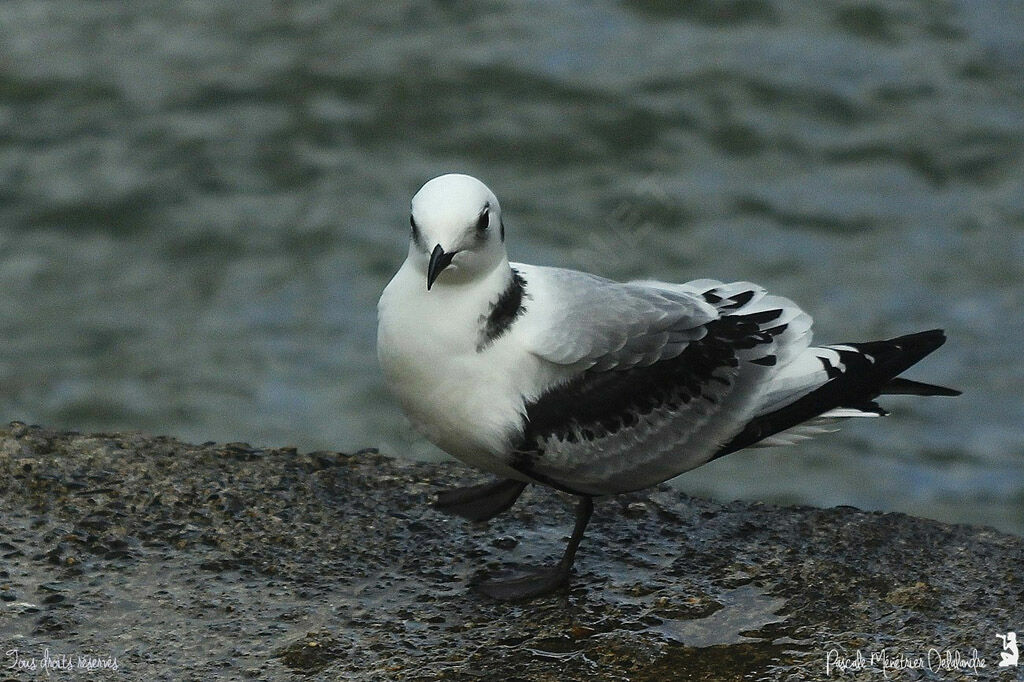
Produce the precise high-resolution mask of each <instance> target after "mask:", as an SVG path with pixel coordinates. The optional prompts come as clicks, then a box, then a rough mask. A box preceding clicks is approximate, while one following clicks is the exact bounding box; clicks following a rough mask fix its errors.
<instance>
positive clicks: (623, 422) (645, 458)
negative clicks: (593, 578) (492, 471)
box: [513, 269, 810, 494]
mask: <svg viewBox="0 0 1024 682" xmlns="http://www.w3.org/2000/svg"><path fill="white" fill-rule="evenodd" d="M545 270H548V269H545ZM523 274H524V277H525V278H526V279H527V288H528V291H529V290H534V291H536V293H537V294H538V296H542V297H543V300H542V301H538V302H537V303H538V304H539V305H537V306H536V308H541V309H543V311H544V312H545V316H538V317H536V318H534V319H533V324H534V325H536V328H533V329H531V328H529V327H527V329H524V330H523V331H528V332H529V334H527V335H526V339H527V341H528V345H530V346H531V350H533V352H535V353H536V354H538V355H539V356H541V357H543V358H545V359H546V360H548V361H549V362H553V363H561V364H563V365H572V366H573V368H574V370H575V371H574V372H572V373H570V374H568V375H566V376H563V378H561V379H560V380H557V381H554V382H552V384H551V385H550V386H548V387H546V388H545V389H544V390H543V391H542V392H541V393H540V394H539V395H537V396H533V397H531V398H530V399H529V400H528V401H527V405H526V420H525V428H524V434H523V439H522V442H521V445H520V447H519V448H518V453H517V459H516V461H515V462H514V463H513V465H514V466H516V467H517V468H518V469H519V470H520V471H522V472H523V473H525V474H527V475H528V476H531V477H533V478H534V479H535V480H538V481H541V482H543V483H547V484H549V485H554V486H556V487H560V488H563V489H565V490H569V491H571V492H577V493H585V494H609V493H617V492H624V491H627V490H636V489H640V488H645V487H648V486H650V485H654V484H656V483H659V482H661V481H664V480H666V479H668V478H671V477H672V476H675V475H677V474H679V473H682V472H683V471H686V470H688V469H692V468H694V467H696V466H699V465H700V464H703V463H704V462H706V461H708V460H709V459H711V458H712V457H713V456H714V455H715V453H716V452H717V451H718V449H719V448H721V447H722V445H723V444H725V443H726V442H728V441H729V439H730V438H732V437H733V436H734V435H736V434H737V433H738V432H740V431H741V430H742V429H743V428H744V426H745V425H746V424H747V423H748V422H749V421H750V420H751V419H752V418H753V417H754V416H755V415H756V414H757V412H758V411H759V409H760V408H761V405H762V401H763V397H764V395H765V392H766V390H767V387H768V386H769V385H770V383H771V380H772V378H773V376H774V374H775V373H776V371H777V368H779V367H781V366H783V365H784V364H786V363H788V362H789V361H790V360H791V359H792V358H793V357H794V356H795V355H796V354H797V353H799V352H801V351H802V350H803V349H804V348H806V346H807V343H808V341H809V338H810V333H809V330H810V318H809V317H808V316H807V315H806V314H804V313H803V312H802V311H800V309H799V308H797V307H796V306H795V305H793V304H792V303H791V302H789V301H788V300H786V299H783V298H780V297H775V296H769V295H767V294H766V293H765V292H764V290H763V289H761V288H760V287H757V286H756V285H752V284H749V283H742V282H740V283H732V284H722V283H720V282H714V281H712V280H699V281H696V282H691V283H688V284H680V285H673V284H665V283H660V282H633V283H628V284H617V283H614V282H609V281H608V280H600V279H596V278H595V279H594V280H590V279H588V278H589V276H586V275H579V274H578V273H571V274H567V273H566V271H557V272H554V273H551V272H524V273H523ZM531 277H532V278H533V280H534V281H535V282H536V283H537V284H538V286H537V287H536V288H534V286H533V285H532V283H531ZM580 277H582V278H583V279H580ZM581 289H585V290H586V291H581ZM556 301H558V303H557V304H556ZM569 301H572V302H574V303H575V306H571V305H568V302H569ZM527 305H528V306H529V302H528V303H527ZM536 308H535V309H534V310H531V311H530V312H531V313H533V312H536ZM572 308H574V309H572ZM554 310H557V311H558V312H553V311H554ZM530 317H532V315H531V316H530ZM545 318H546V319H545ZM524 321H525V320H524ZM541 321H543V323H544V324H543V325H541Z"/></svg>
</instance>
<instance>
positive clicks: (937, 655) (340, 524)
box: [0, 422, 1024, 680]
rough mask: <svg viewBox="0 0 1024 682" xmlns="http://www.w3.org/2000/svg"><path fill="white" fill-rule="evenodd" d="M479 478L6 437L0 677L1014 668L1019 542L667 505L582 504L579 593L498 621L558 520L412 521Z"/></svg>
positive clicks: (525, 503) (930, 672)
mask: <svg viewBox="0 0 1024 682" xmlns="http://www.w3.org/2000/svg"><path fill="white" fill-rule="evenodd" d="M479 478H480V477H479V476H476V475H475V474H472V473H470V472H468V471H467V470H465V469H464V468H462V467H461V466H457V465H453V464H440V465H438V464H422V463H412V462H406V461H402V460H399V459H392V458H389V457H384V456H382V455H379V454H376V453H373V452H361V453H356V454H352V455H346V454H340V453H332V452H314V453H297V452H296V451H295V450H294V449H288V448H282V449H257V448H253V447H250V446H248V445H245V444H237V443H233V444H227V445H216V444H213V443H207V444H203V445H188V444H185V443H181V442H178V441H175V440H172V439H169V438H153V437H148V436H144V435H140V434H134V433H117V434H88V435H86V434H74V433H59V432H55V431H49V430H45V429H40V428H37V427H28V426H25V425H23V424H20V423H17V422H15V423H12V424H11V425H10V426H9V427H7V428H0V514H2V515H0V557H2V560H0V614H2V617H0V644H2V645H3V649H2V652H4V653H5V655H6V658H4V659H3V660H0V679H2V678H4V677H5V676H6V678H9V679H16V680H23V679H42V678H43V677H44V676H45V675H44V671H42V665H43V663H44V656H46V655H47V654H46V653H45V652H46V651H48V652H49V654H48V655H49V656H50V658H49V659H45V660H49V661H50V664H51V665H54V663H53V661H54V660H59V659H57V658H56V657H58V656H60V655H64V656H67V657H69V658H68V659H67V663H68V665H71V666H76V665H78V664H79V662H78V660H77V657H78V656H83V657H89V658H88V660H86V661H85V663H88V662H89V661H92V662H93V664H94V665H97V666H101V667H102V666H103V665H106V666H108V668H107V669H105V670H98V671H94V672H93V673H92V674H91V678H93V679H101V678H102V679H140V680H141V679H149V680H156V679H161V680H182V679H196V680H210V679H252V680H276V679H303V678H314V679H369V680H376V679H380V680H434V679H447V680H494V679H501V680H572V679H602V680H668V679H692V680H704V679H706V680H719V679H724V680H731V679H779V680H788V679H792V680H805V679H827V678H828V676H827V674H826V673H827V672H830V673H831V679H844V680H851V679H863V680H879V679H884V678H883V665H884V664H883V662H882V661H881V660H880V659H879V658H878V657H879V656H880V655H881V652H882V651H883V650H884V652H885V656H886V658H887V660H888V662H889V665H890V668H889V669H888V671H887V672H888V674H889V677H890V678H895V679H900V680H912V679H943V680H945V679H999V680H1008V679H1015V677H1016V676H1017V675H1019V672H1018V670H1020V671H1024V667H1021V668H1019V669H1007V668H1001V669H1000V668H997V667H996V666H997V664H998V662H999V652H1000V649H1001V644H1000V642H999V640H998V639H997V638H996V635H997V634H998V633H1006V632H1007V631H1011V630H1014V629H1016V630H1017V631H1018V632H1022V633H1024V541H1022V540H1021V539H1020V538H1017V537H1013V536H1008V535H1005V534H1001V533H998V532H996V531H993V530H989V529H985V528H974V527H965V526H949V525H944V524H941V523H937V522H933V521H927V520H923V519H917V518H912V517H908V516H903V515H900V514H883V513H866V512H862V511H858V510H856V509H852V508H836V509H812V508H781V507H772V506H767V505H760V504H747V503H738V502H733V503H729V504H721V503H718V502H711V501H707V500H700V499H694V498H689V497H686V496H683V495H681V494H679V493H678V492H676V491H673V490H671V489H669V488H658V489H654V490H651V491H647V492H645V493H641V494H633V495H628V496H621V497H618V498H610V499H605V500H599V501H598V504H597V510H596V513H595V515H594V519H593V521H592V522H591V525H590V529H589V531H588V534H587V537H586V539H585V540H584V543H583V547H582V549H581V553H580V556H579V558H578V559H577V564H576V571H577V572H576V578H575V581H574V583H573V586H572V588H571V589H569V590H567V591H565V592H563V593H562V594H559V595H555V596H551V597H547V598H543V599H538V600H536V601H533V602H531V603H527V604H519V605H506V604H500V603H494V602H490V601H487V600H486V599H484V598H482V597H480V596H478V595H477V594H476V593H474V592H472V591H471V590H470V589H469V585H470V583H471V581H472V580H473V578H474V577H475V576H477V575H478V574H480V573H482V572H488V571H495V570H501V569H503V568H508V567H510V566H512V565H515V564H521V563H529V562H531V561H532V562H546V561H549V560H551V559H552V558H554V557H556V556H557V555H558V553H559V552H560V551H561V549H562V546H563V543H564V538H565V536H566V534H567V533H568V531H569V529H570V527H571V524H572V515H571V509H570V508H569V507H568V506H567V505H566V504H565V503H564V500H562V499H560V496H559V495H558V494H555V493H552V492H550V491H547V490H542V489H536V488H531V489H528V490H527V492H526V494H524V496H523V498H522V499H521V500H520V502H519V503H518V504H517V505H516V507H515V508H513V510H512V511H511V512H509V513H507V514H505V515H504V516H503V517H500V518H499V519H496V520H494V521H492V522H490V523H489V524H475V525H474V524H470V523H468V522H464V521H462V520H460V519H454V518H448V517H445V516H443V515H441V514H439V513H437V512H435V511H433V510H432V509H431V508H430V507H429V506H428V502H429V500H430V499H431V496H432V494H433V492H435V491H436V490H438V489H439V488H440V487H443V486H452V485H458V484H463V483H466V482H468V481H470V480H478V479H479ZM12 650H17V653H16V654H12V653H10V652H11V651H12ZM974 650H977V658H973V656H974V654H973V652H974ZM858 651H859V652H860V653H861V655H862V656H863V658H864V661H863V668H862V669H860V670H858V669H857V652H858ZM872 654H874V655H875V656H876V660H875V661H872V660H871V656H872ZM115 657H116V665H117V670H116V671H114V670H111V669H109V667H110V665H111V660H112V659H113V658H115ZM838 657H843V658H844V659H845V662H846V663H849V664H850V666H851V667H849V668H847V669H846V670H845V671H840V670H839V669H837V668H835V667H833V668H832V669H831V670H830V671H827V668H826V666H827V663H828V662H829V661H830V659H831V661H832V662H837V658H838ZM979 659H980V660H981V661H982V662H983V664H984V667H981V666H980V665H978V661H979ZM972 660H973V663H972ZM917 662H923V663H924V665H925V668H924V669H923V670H921V669H919V668H916V667H915V664H916V663H917ZM31 663H35V664H36V665H37V666H38V669H37V671H34V672H33V671H31V670H28V669H26V668H28V666H29V665H30V664H31ZM1022 665H1024V662H1022ZM17 666H21V669H18V668H17ZM908 668H909V669H908ZM51 676H52V675H51Z"/></svg>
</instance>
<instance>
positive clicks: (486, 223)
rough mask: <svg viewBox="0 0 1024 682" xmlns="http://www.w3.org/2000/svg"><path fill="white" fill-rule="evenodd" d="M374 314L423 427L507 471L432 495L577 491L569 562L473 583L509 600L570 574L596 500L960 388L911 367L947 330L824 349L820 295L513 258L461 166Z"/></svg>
mask: <svg viewBox="0 0 1024 682" xmlns="http://www.w3.org/2000/svg"><path fill="white" fill-rule="evenodd" d="M377 313H378V328H377V353H378V359H379V363H380V367H381V369H382V374H383V376H384V379H385V382H386V384H387V386H388V388H389V389H390V391H391V392H392V393H393V395H394V396H395V397H396V398H397V400H398V402H399V403H400V405H401V407H402V409H403V411H404V412H405V414H406V415H407V416H408V418H409V420H410V421H411V423H412V424H413V426H414V427H415V428H416V429H417V430H418V431H419V432H420V433H421V434H423V435H424V436H425V437H426V438H427V439H428V440H430V441H431V442H432V443H434V444H435V445H436V446H438V447H439V448H441V449H442V450H444V451H446V452H447V453H449V454H451V455H452V456H454V457H455V458H456V459H458V460H461V461H462V462H464V463H465V464H468V465H469V466H471V467H474V468H476V469H478V470H481V471H483V472H486V473H488V474H493V475H494V476H496V477H497V478H496V479H494V480H493V481H491V482H488V483H482V484H478V485H471V486H465V487H461V488H454V489H451V490H446V491H441V492H439V493H438V494H437V495H436V498H435V499H434V502H433V505H434V506H435V507H436V508H438V509H439V510H442V511H444V512H447V513H450V514H455V515H458V516H462V517H465V518H467V519H470V520H474V521H483V520H488V519H491V518H493V517H495V516H497V515H499V514H501V513H503V512H505V511H507V510H508V509H510V508H511V507H512V505H514V504H515V502H516V500H517V499H518V498H519V496H520V494H521V493H522V492H523V490H524V489H525V488H526V486H527V485H530V484H537V485H541V486H546V487H550V488H554V489H555V490H559V491H562V492H564V493H568V494H570V495H572V496H575V497H576V498H577V499H578V502H577V504H576V511H575V523H574V527H573V531H572V535H571V537H570V539H569V542H568V544H567V545H566V548H565V550H564V552H563V554H562V556H561V558H560V559H559V561H558V562H557V563H556V564H554V565H553V566H546V567H539V568H524V569H523V570H521V571H519V572H518V573H517V574H516V575H513V576H512V577H506V578H486V579H480V580H476V581H475V584H474V585H473V588H474V589H475V590H476V591H478V592H480V593H482V594H484V595H486V596H487V597H490V598H493V599H497V600H502V601H520V600H528V599H532V598H535V597H539V596H542V595H546V594H550V593H552V592H557V591H559V590H560V589H562V588H563V587H565V586H567V585H568V584H569V582H570V577H571V573H572V567H573V564H574V561H575V557H576V553H577V549H578V548H579V545H580V542H581V540H582V539H583V535H584V531H585V530H586V527H587V524H588V522H589V521H590V517H591V514H592V513H593V509H594V504H593V499H594V498H595V497H603V496H609V495H616V494H619V493H626V492H631V491H636V490H642V489H645V488H649V487H651V486H654V485H657V484H658V483H661V482H663V481H666V480H668V479H670V478H673V477H675V476H677V475H679V474H681V473H683V472H686V471H689V470H692V469H694V468H696V467H699V466H701V465H703V464H706V463H708V462H710V461H712V460H715V459H717V458H719V457H722V456H724V455H727V454H729V453H733V452H736V451H738V450H742V449H745V448H751V447H758V446H776V445H787V444H793V443H796V442H798V441H801V440H805V439H807V438H809V437H813V436H816V435H818V434H820V433H823V432H825V431H830V430H834V428H833V426H832V425H834V424H835V423H837V422H839V421H842V420H848V419H854V418H860V417H879V416H884V415H886V414H887V412H886V411H885V410H884V409H883V408H882V407H881V406H880V405H879V404H878V402H877V401H876V399H877V398H878V397H879V396H882V395H890V394H913V395H922V396H955V395H959V394H960V392H959V391H957V390H954V389H950V388H945V387H942V386H937V385H932V384H926V383H922V382H919V381H913V380H910V379H906V378H903V377H900V376H899V375H900V374H901V373H902V372H904V371H905V370H906V369H907V368H909V367H910V366H911V365H914V364H915V363H917V362H918V361H919V360H921V359H922V358H924V357H925V356H926V355H928V354H929V353H931V352H932V351H934V350H935V349H936V348H938V347H939V346H941V345H942V344H943V343H944V342H945V339H946V337H945V334H944V332H943V331H942V330H941V329H932V330H928V331H922V332H917V333H911V334H907V335H904V336H899V337H896V338H890V339H888V340H883V341H871V342H866V343H840V344H833V345H821V346H815V345H812V343H811V317H810V316H809V315H808V314H807V313H806V312H804V311H803V310H801V308H800V307H798V306H797V305H796V304H795V303H793V302H792V301H790V300H789V299H787V298H784V297H782V296H778V295H773V294H770V293H768V292H767V291H766V290H765V289H764V288H763V287H761V286H758V285H756V284H752V283H750V282H742V281H739V282H722V281H718V280H713V279H696V280H693V281H689V282H685V283H679V284H675V283H668V282H661V281H654V280H638V281H630V282H618V281H613V280H610V279H606V278H603V277H600V276H597V275H594V274H589V273H586V272H580V271H576V270H571V269H565V268H558V267H548V266H540V265H530V264H526V263H516V262H510V261H509V258H508V253H507V250H506V246H505V225H504V221H503V218H502V212H501V206H500V204H499V203H498V199H497V197H496V196H495V194H494V193H493V192H492V191H491V190H490V189H489V188H488V187H487V186H486V185H485V184H484V183H483V182H481V181H480V180H478V179H476V178H474V177H472V176H469V175H465V174H460V173H450V174H445V175H441V176H438V177H435V178H433V179H431V180H429V181H428V182H426V183H425V184H424V185H423V186H422V187H421V188H420V189H419V191H418V192H416V194H415V195H414V196H413V198H412V202H411V212H410V231H409V248H408V254H407V256H406V259H405V261H404V262H403V263H402V265H401V267H400V268H399V269H398V271H397V273H396V274H395V275H394V277H393V278H392V279H391V281H390V282H389V283H388V284H387V286H386V287H385V289H384V291H383V293H382V294H381V297H380V301H379V303H378V306H377Z"/></svg>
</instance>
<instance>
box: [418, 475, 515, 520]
mask: <svg viewBox="0 0 1024 682" xmlns="http://www.w3.org/2000/svg"><path fill="white" fill-rule="evenodd" d="M525 488H526V483H523V482H522V481H514V480H512V479H510V478H503V479H499V480H497V481H494V482H493V483H482V484H480V485H472V486H467V487H465V488H452V489H451V490H443V491H441V492H439V493H437V498H436V499H435V500H434V504H433V507H434V509H437V510H440V511H443V512H447V513H449V514H456V515H458V516H461V517H463V518H466V519H469V520H470V521H487V520H488V519H493V518H494V517H495V516H497V515H498V514H501V513H502V512H504V511H507V510H508V509H509V508H511V507H512V505H513V504H515V503H516V500H518V499H519V496H520V495H521V494H522V492H523V490H524V489H525Z"/></svg>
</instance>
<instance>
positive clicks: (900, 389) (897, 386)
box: [882, 377, 961, 396]
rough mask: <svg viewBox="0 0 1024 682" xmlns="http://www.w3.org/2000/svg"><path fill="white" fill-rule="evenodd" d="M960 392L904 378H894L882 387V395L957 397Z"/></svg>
mask: <svg viewBox="0 0 1024 682" xmlns="http://www.w3.org/2000/svg"><path fill="white" fill-rule="evenodd" d="M960 393H961V392H960V391H958V390H956V389H955V388H946V387H945V386H936V385H935V384H926V383H924V382H923V381H911V380H910V379H904V378H903V377H894V378H893V379H891V380H890V381H889V383H887V384H886V385H885V386H882V395H946V396H957V395H960Z"/></svg>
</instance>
